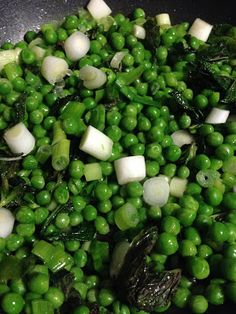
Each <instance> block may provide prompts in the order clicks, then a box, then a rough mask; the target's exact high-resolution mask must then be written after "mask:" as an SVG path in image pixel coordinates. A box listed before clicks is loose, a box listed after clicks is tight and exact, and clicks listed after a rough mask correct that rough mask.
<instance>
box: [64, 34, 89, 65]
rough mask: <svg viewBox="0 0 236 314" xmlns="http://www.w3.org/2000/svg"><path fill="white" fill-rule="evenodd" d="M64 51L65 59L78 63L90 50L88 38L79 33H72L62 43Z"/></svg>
mask: <svg viewBox="0 0 236 314" xmlns="http://www.w3.org/2000/svg"><path fill="white" fill-rule="evenodd" d="M64 49H65V52H66V56H67V58H69V59H70V60H72V61H78V60H79V59H81V58H82V57H84V56H85V55H86V54H87V52H88V51H89V49H90V40H89V38H88V36H86V35H85V34H83V33H81V32H79V31H78V32H74V33H73V34H71V35H70V36H69V37H68V38H67V39H66V41H65V43H64Z"/></svg>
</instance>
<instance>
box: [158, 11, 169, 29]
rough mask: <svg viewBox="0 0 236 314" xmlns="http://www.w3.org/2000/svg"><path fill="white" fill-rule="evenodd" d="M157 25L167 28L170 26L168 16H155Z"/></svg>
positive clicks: (163, 14) (162, 14)
mask: <svg viewBox="0 0 236 314" xmlns="http://www.w3.org/2000/svg"><path fill="white" fill-rule="evenodd" d="M156 21H157V25H159V26H162V27H165V28H168V27H170V26H171V22H170V16H169V14H168V13H160V14H158V15H156Z"/></svg>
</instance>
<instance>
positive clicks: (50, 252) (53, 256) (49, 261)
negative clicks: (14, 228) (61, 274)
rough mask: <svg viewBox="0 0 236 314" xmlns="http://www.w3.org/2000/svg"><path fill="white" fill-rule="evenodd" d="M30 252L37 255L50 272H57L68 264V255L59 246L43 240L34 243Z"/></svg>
mask: <svg viewBox="0 0 236 314" xmlns="http://www.w3.org/2000/svg"><path fill="white" fill-rule="evenodd" d="M32 253H33V254H34V255H36V256H37V257H39V258H40V259H41V260H42V261H43V262H44V263H45V264H46V265H47V266H48V268H49V269H50V270H51V271H52V272H57V271H59V270H60V269H62V268H64V267H66V266H68V265H69V257H70V255H69V254H67V253H66V252H65V251H64V250H63V248H61V247H60V246H54V245H52V244H50V243H48V242H46V241H44V240H40V241H38V242H37V243H36V244H35V246H34V248H33V250H32Z"/></svg>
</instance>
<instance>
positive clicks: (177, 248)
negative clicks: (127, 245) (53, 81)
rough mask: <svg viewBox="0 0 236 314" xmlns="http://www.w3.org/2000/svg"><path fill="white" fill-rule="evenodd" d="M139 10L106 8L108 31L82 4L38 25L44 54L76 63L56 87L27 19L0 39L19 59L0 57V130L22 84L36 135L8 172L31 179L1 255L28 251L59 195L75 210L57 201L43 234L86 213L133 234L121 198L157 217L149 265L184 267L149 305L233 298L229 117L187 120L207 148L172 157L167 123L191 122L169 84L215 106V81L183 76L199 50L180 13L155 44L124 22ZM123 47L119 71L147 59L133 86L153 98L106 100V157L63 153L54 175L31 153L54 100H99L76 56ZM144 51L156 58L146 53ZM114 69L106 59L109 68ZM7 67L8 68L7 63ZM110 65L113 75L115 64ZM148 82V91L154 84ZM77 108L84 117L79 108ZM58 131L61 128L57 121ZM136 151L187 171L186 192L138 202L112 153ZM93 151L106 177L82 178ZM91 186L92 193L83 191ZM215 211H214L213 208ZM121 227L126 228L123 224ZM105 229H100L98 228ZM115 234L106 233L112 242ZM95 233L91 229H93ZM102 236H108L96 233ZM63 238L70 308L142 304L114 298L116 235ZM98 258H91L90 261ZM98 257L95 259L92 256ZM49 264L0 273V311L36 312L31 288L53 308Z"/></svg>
mask: <svg viewBox="0 0 236 314" xmlns="http://www.w3.org/2000/svg"><path fill="white" fill-rule="evenodd" d="M145 18H146V15H145V12H144V10H142V9H141V8H136V9H135V10H134V12H133V15H132V17H131V18H130V19H129V18H127V17H125V16H124V15H123V14H121V13H119V14H116V15H115V16H114V24H113V26H111V28H110V29H109V31H104V29H103V26H102V25H100V26H99V27H97V25H96V22H95V21H94V20H93V19H91V18H89V17H88V15H86V14H85V15H84V14H82V13H79V14H78V15H70V16H67V17H66V18H65V19H64V22H63V23H62V25H60V26H55V25H51V24H47V25H43V26H42V27H41V35H40V36H42V40H43V44H42V46H43V48H44V49H46V55H54V56H56V57H60V58H63V59H65V60H66V61H67V62H68V64H69V66H73V67H72V68H73V70H72V74H71V75H70V76H69V77H67V78H66V79H65V87H64V88H63V90H62V91H60V94H59V93H58V92H57V90H56V89H55V88H54V86H52V85H50V84H48V83H47V82H46V81H45V80H44V79H43V78H42V76H41V75H40V73H39V71H38V72H37V74H35V73H34V71H33V70H32V69H33V68H34V67H35V68H39V67H40V64H41V60H38V59H37V58H36V56H35V54H34V52H33V51H32V50H31V49H30V47H29V44H30V43H31V42H32V41H33V40H34V39H35V38H37V37H38V36H39V35H38V34H37V33H36V32H35V31H28V32H27V33H26V34H25V36H24V40H22V41H20V42H18V43H17V44H15V45H14V44H12V43H10V42H7V43H5V44H3V45H2V46H1V50H9V49H13V48H16V47H19V48H21V49H22V51H21V54H20V64H19V65H14V67H13V69H12V70H9V71H8V72H7V71H5V69H3V71H2V73H1V77H3V78H6V79H7V80H4V81H1V82H0V130H1V132H2V133H3V132H4V130H6V129H7V127H8V126H9V125H10V124H11V123H12V121H14V118H15V111H14V108H15V107H14V106H15V104H16V103H17V100H18V99H19V97H20V96H21V95H22V94H23V93H24V95H25V106H26V115H25V120H24V123H25V125H26V126H27V127H28V128H29V130H30V131H31V132H32V134H33V135H34V137H35V139H36V148H35V150H34V151H33V152H32V153H30V154H29V155H27V156H25V157H24V158H23V159H22V162H21V170H19V171H18V173H17V176H19V177H21V178H23V179H24V180H25V182H26V183H27V184H28V185H29V186H30V187H31V188H32V189H33V190H34V193H27V192H26V193H25V195H24V197H23V200H22V205H21V206H19V207H18V208H17V209H16V210H15V212H14V215H15V219H16V222H15V227H14V231H13V233H12V234H11V235H9V236H8V237H7V238H6V239H3V238H0V259H1V260H2V259H3V258H4V256H5V255H13V256H15V257H17V258H18V259H19V260H21V259H23V258H25V257H28V256H30V255H31V251H32V248H33V246H34V244H35V243H36V242H37V240H38V232H37V231H38V230H40V228H42V226H43V224H44V223H45V221H46V219H47V218H48V216H49V215H50V213H51V212H52V211H53V210H54V209H55V208H56V207H57V206H58V205H64V204H67V203H68V202H69V201H71V202H72V204H73V211H71V212H61V213H59V214H58V215H57V216H56V218H55V220H54V221H53V223H51V224H50V225H49V226H48V227H47V234H49V235H50V234H52V233H54V232H55V231H64V230H68V229H70V228H71V227H78V228H79V226H80V224H81V223H83V222H89V223H93V224H94V226H95V229H96V232H97V235H99V236H101V237H102V236H106V235H107V236H108V237H109V234H110V232H115V233H116V234H117V238H118V239H124V238H127V239H128V240H130V241H131V240H132V235H133V232H132V231H133V230H131V232H130V233H129V232H127V233H122V232H120V231H119V230H118V228H117V226H116V224H115V221H114V213H115V211H116V210H117V209H118V208H120V207H121V206H122V205H124V204H125V203H126V202H129V203H131V204H132V205H133V206H134V207H136V208H137V210H138V213H139V225H138V229H139V230H140V229H142V228H145V226H146V225H148V224H150V223H151V224H155V225H157V226H158V230H159V236H158V240H157V244H156V246H155V248H154V249H153V252H152V253H151V254H150V256H149V257H148V260H149V262H150V264H151V265H152V267H153V268H154V269H155V271H157V272H160V271H163V270H165V269H168V268H170V267H172V268H175V267H176V268H179V267H180V268H181V269H182V278H181V281H180V284H179V286H178V288H177V291H176V293H175V294H174V295H173V297H172V299H171V300H170V302H169V303H168V305H167V306H165V307H161V308H157V309H156V311H155V312H157V313H158V312H161V311H164V310H168V308H169V307H170V306H173V307H177V308H179V309H183V308H185V307H187V308H188V309H189V310H190V311H191V312H193V313H199V314H201V313H204V312H206V311H207V309H208V304H211V305H222V304H223V303H224V302H225V300H226V299H228V300H230V301H232V302H234V303H235V302H236V193H235V192H233V187H234V186H235V185H236V171H235V166H234V168H232V171H231V172H229V171H227V169H228V168H227V162H228V161H229V160H230V159H231V160H232V161H234V163H235V158H236V157H235V150H236V122H235V121H230V122H227V123H226V124H225V125H223V126H222V125H220V126H217V125H211V124H206V123H203V124H202V126H201V127H200V128H198V129H196V133H195V137H196V138H198V137H201V138H203V139H204V141H205V143H206V145H207V146H208V147H209V148H210V151H211V153H210V154H207V153H205V152H199V151H197V153H196V156H195V157H194V158H193V159H192V160H191V161H190V162H189V163H187V164H184V163H181V162H180V160H181V156H182V153H183V150H182V149H181V148H180V147H178V146H177V145H174V143H173V139H172V137H171V134H172V133H173V132H175V131H177V130H180V129H181V130H182V129H186V130H189V129H190V128H191V126H192V124H193V122H192V119H191V117H190V116H189V115H188V114H187V113H185V112H182V114H181V115H179V116H177V115H176V116H173V115H172V113H171V111H170V109H169V107H168V102H169V99H170V93H171V91H173V90H178V91H179V92H181V93H182V94H183V96H184V97H185V98H186V99H187V100H188V101H189V102H190V103H191V104H192V105H193V106H195V107H196V108H198V109H201V110H203V112H207V110H209V108H211V107H215V106H218V104H219V103H220V93H219V91H217V90H209V89H204V90H202V91H201V92H200V93H198V94H196V93H195V92H194V90H192V89H190V88H189V87H188V86H187V83H186V82H185V73H186V68H187V66H188V64H189V63H190V62H194V60H195V57H196V51H197V50H198V49H199V47H201V45H203V43H202V42H200V41H199V40H198V39H196V38H194V37H191V38H187V39H186V37H185V35H186V33H187V31H188V28H189V24H188V23H186V22H184V23H181V24H178V25H175V26H172V27H170V28H168V29H163V30H161V43H160V46H159V47H158V48H157V49H156V51H150V50H148V49H146V48H145V42H144V41H142V40H139V39H137V38H136V37H135V36H134V35H133V24H134V23H135V21H136V20H138V19H145ZM94 29H96V34H95V36H94V37H93V38H92V39H91V47H90V50H89V52H88V54H87V55H86V56H85V57H83V58H81V59H80V60H79V61H78V62H76V63H73V62H71V61H70V60H69V59H68V58H67V57H66V55H65V53H64V51H63V48H62V46H61V45H60V43H61V42H63V41H65V40H66V39H67V38H68V36H70V35H71V34H72V33H73V32H75V31H77V30H86V31H87V32H88V34H90V31H93V30H94ZM179 42H184V43H185V44H186V45H188V46H189V47H191V48H192V50H193V52H191V53H187V54H186V55H185V57H184V59H183V60H181V61H177V62H175V63H174V64H170V63H169V56H170V54H171V48H172V47H173V45H175V44H176V43H179ZM122 50H125V51H126V54H125V56H124V58H123V59H122V62H121V66H122V71H123V72H125V71H127V72H128V71H131V70H132V69H134V68H135V67H137V66H139V65H141V64H143V65H144V66H145V71H144V72H143V74H142V75H141V76H140V77H138V78H137V79H136V80H135V81H134V82H133V83H132V88H133V90H134V91H135V93H136V94H137V95H140V96H149V95H152V96H153V99H154V100H155V101H156V106H145V105H143V104H140V103H137V102H129V101H124V102H123V101H120V102H118V103H116V104H115V105H112V106H111V107H110V108H109V109H107V110H106V116H105V128H104V130H103V132H104V133H105V134H106V135H107V136H108V137H110V138H111V139H112V141H113V142H114V145H113V150H112V155H111V157H110V158H109V159H108V160H107V161H98V160H97V159H95V158H93V157H90V156H84V157H82V158H80V159H78V158H72V159H71V160H70V164H69V166H68V168H67V169H66V170H65V172H63V173H62V174H60V176H58V177H59V179H58V177H57V178H56V179H55V176H54V178H53V177H52V176H50V173H51V170H52V169H50V167H51V165H50V164H46V166H45V165H42V164H40V162H39V161H38V160H37V154H36V151H37V149H38V148H39V147H41V146H43V145H51V143H52V129H53V125H54V122H55V121H57V120H58V116H57V115H53V114H52V109H53V106H54V104H55V103H56V102H57V100H58V99H59V98H60V97H65V96H68V95H74V94H77V93H78V92H79V96H80V98H81V102H83V103H84V104H85V106H86V112H89V111H90V110H92V109H94V108H96V106H97V105H98V104H103V99H100V100H99V101H97V100H96V91H93V90H89V89H86V88H84V87H80V89H79V91H78V84H79V77H78V71H79V69H80V68H81V67H83V66H85V65H93V66H95V67H98V68H102V67H107V64H108V62H109V61H110V60H111V58H112V56H113V55H114V54H115V53H116V52H119V51H122ZM153 58H155V60H156V64H153ZM111 70H112V69H111ZM215 70H216V71H217V72H218V73H221V74H222V75H231V76H232V77H234V78H236V68H235V65H232V64H231V63H230V61H229V62H228V61H221V62H218V64H216V65H215ZM9 73H10V74H9ZM111 76H112V77H113V78H116V72H115V71H114V70H112V73H111ZM155 86H157V88H156V92H155V93H153V94H151V90H153V88H155ZM84 120H85V119H84ZM65 132H66V130H65ZM130 155H134V156H135V155H143V156H144V157H145V161H146V174H147V178H151V177H155V176H157V175H159V174H162V175H165V176H167V177H169V178H173V177H174V176H177V177H179V178H181V179H187V180H188V184H187V188H186V191H185V193H184V195H183V196H182V197H180V198H176V197H173V196H170V197H169V199H168V202H167V204H165V205H164V206H163V207H162V208H160V207H157V206H156V207H152V206H149V205H147V204H146V203H145V202H144V200H143V198H142V195H143V185H142V183H141V182H131V183H128V184H126V185H124V186H119V185H118V183H117V181H116V177H115V173H114V165H113V162H114V161H115V160H117V159H119V158H121V157H124V156H130ZM90 162H99V164H100V166H101V169H102V175H103V179H102V180H100V181H97V182H95V184H93V185H91V183H87V182H86V181H85V179H84V176H83V175H84V164H86V163H90ZM206 170H214V171H217V172H218V173H219V179H218V180H216V181H215V182H214V184H212V185H211V186H208V187H205V186H203V185H202V184H201V182H199V181H198V180H197V179H196V174H197V173H198V172H199V171H206ZM88 186H89V187H90V188H91V191H90V195H89V196H88V195H86V196H84V194H83V191H84V190H85V189H86V188H87V187H88ZM221 214H222V217H223V218H222V219H219V220H217V219H216V218H215V217H217V216H218V215H221ZM129 231H130V230H129ZM105 239H107V238H106V237H105ZM115 241H116V240H114V242H115ZM92 242H94V243H95V244H98V243H99V241H98V240H94V241H92ZM105 242H106V240H105ZM53 244H54V245H55V246H60V247H62V248H63V249H64V250H65V251H66V252H67V253H68V254H70V256H71V257H72V260H73V263H72V264H73V265H72V266H71V268H70V269H69V272H70V273H71V274H73V275H74V286H73V287H74V289H76V291H77V292H78V293H79V294H80V296H81V300H82V305H80V306H78V307H76V308H75V309H74V311H73V314H88V313H90V307H89V306H90V304H93V303H96V304H98V306H99V313H108V311H109V313H110V312H112V313H115V314H131V313H132V314H138V313H139V314H146V313H147V312H145V311H143V310H138V309H136V308H135V307H133V306H132V305H129V304H125V303H124V302H121V301H120V300H119V299H118V298H117V296H116V292H115V289H114V287H113V285H112V280H111V279H110V278H109V263H110V260H111V256H112V249H113V247H114V244H115V243H110V242H106V246H107V248H108V250H107V252H108V253H107V254H105V253H104V254H103V253H102V252H101V256H100V257H99V258H100V259H98V257H97V255H99V254H98V253H99V249H98V251H97V252H96V250H92V249H90V248H91V246H92V245H93V244H91V243H83V242H82V241H77V240H67V241H64V242H63V241H54V242H53ZM98 261H99V263H100V264H98ZM98 265H100V266H99V267H98ZM51 277H52V274H51V272H50V270H49V269H48V268H47V266H46V265H43V263H42V262H41V261H40V260H38V261H37V265H35V268H34V271H33V272H32V273H30V274H27V275H26V276H25V277H23V278H19V279H16V280H10V281H9V282H7V283H5V282H3V283H0V299H1V308H2V310H3V311H4V313H8V314H19V313H22V312H23V313H26V314H34V312H33V310H32V306H31V305H32V300H41V299H43V300H47V301H49V302H50V304H51V306H52V308H53V311H56V310H57V309H59V308H60V307H61V306H62V304H63V303H64V301H65V295H64V292H63V291H62V290H61V289H60V288H58V287H56V286H55V285H54V284H53V281H52V280H51Z"/></svg>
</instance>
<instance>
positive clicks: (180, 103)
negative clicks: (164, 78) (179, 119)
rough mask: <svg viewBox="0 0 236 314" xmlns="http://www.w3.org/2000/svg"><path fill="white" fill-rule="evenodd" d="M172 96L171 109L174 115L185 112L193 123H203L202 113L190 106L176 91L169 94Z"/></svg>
mask: <svg viewBox="0 0 236 314" xmlns="http://www.w3.org/2000/svg"><path fill="white" fill-rule="evenodd" d="M170 95H171V96H172V107H173V105H174V107H173V108H172V109H173V111H174V112H176V114H177V113H178V112H181V113H182V110H183V111H185V112H186V113H187V114H188V115H189V116H190V117H191V119H192V121H193V122H196V123H198V124H200V123H202V122H203V117H204V116H203V112H202V111H201V110H200V109H197V108H194V107H192V106H190V104H189V103H188V101H187V99H186V98H184V97H183V95H182V94H181V93H180V92H178V91H173V92H171V93H170Z"/></svg>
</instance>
